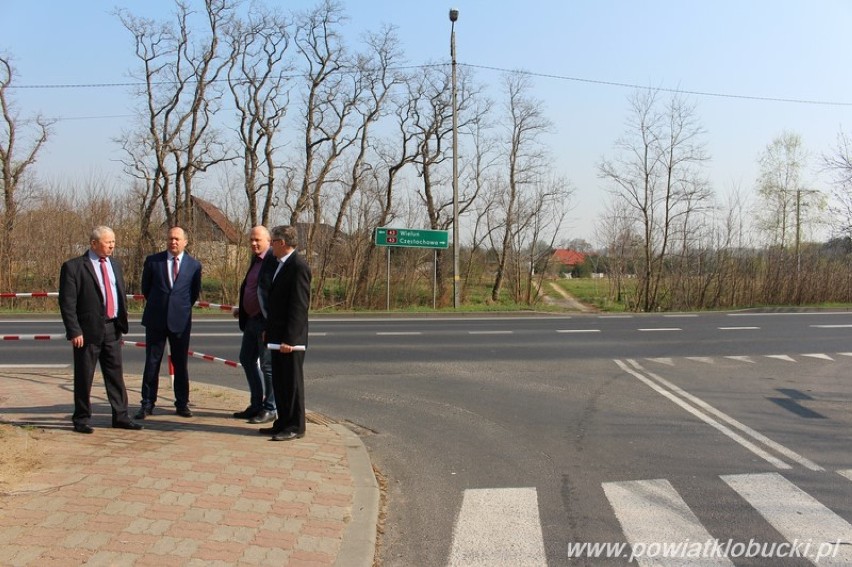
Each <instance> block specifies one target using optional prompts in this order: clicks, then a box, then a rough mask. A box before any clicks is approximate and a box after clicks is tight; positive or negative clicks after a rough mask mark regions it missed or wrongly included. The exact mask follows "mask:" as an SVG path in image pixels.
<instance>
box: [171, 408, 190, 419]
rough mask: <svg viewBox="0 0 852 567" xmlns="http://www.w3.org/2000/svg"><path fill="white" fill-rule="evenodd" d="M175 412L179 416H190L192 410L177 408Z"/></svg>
mask: <svg viewBox="0 0 852 567" xmlns="http://www.w3.org/2000/svg"><path fill="white" fill-rule="evenodd" d="M175 413H176V414H178V415H179V416H181V417H192V411H191V410H190V409H189V408H177V409H176V410H175Z"/></svg>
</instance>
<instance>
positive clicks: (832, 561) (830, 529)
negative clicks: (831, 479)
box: [722, 473, 852, 566]
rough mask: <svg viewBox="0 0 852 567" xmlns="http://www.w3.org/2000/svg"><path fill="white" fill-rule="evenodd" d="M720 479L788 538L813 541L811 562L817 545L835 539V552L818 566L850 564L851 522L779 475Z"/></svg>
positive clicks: (730, 476)
mask: <svg viewBox="0 0 852 567" xmlns="http://www.w3.org/2000/svg"><path fill="white" fill-rule="evenodd" d="M722 480H724V481H725V482H726V483H728V486H730V487H731V488H733V489H734V490H736V491H737V492H738V493H739V494H740V496H742V497H743V498H745V499H746V500H747V501H748V503H749V504H751V505H752V506H753V507H754V508H755V509H756V510H757V511H758V512H760V514H761V515H762V516H763V517H764V518H766V520H767V521H768V522H769V523H770V524H772V527H774V528H775V529H776V530H778V531H779V532H780V533H781V535H783V536H784V538H785V539H786V540H787V541H790V542H792V541H802V542H806V541H807V542H812V543H813V547H812V551H813V554H812V555H808V558H809V559H811V560H812V561H813V560H814V555H815V554H816V552H817V548H819V547H821V545H820V544H822V543H828V544H831V543H834V542H837V543H838V545H837V547H836V548H834V549H833V550H832V551H834V553H832V554H830V555H828V556H824V557H821V558H820V561H819V565H847V566H848V565H852V546H850V545H849V543H850V542H852V525H850V524H849V522H847V521H846V520H844V519H843V518H841V517H840V516H838V515H837V514H835V513H834V512H832V511H831V510H829V509H828V508H826V507H825V506H824V505H823V504H822V503H820V502H819V501H818V500H816V499H815V498H813V497H812V496H810V495H809V494H808V493H807V492H805V491H803V490H802V489H801V488H799V487H798V486H796V485H795V484H793V483H791V482H790V481H789V480H787V479H786V478H784V477H783V476H781V475H780V474H778V473H764V474H741V475H724V476H722ZM840 542H843V544H842V545H840Z"/></svg>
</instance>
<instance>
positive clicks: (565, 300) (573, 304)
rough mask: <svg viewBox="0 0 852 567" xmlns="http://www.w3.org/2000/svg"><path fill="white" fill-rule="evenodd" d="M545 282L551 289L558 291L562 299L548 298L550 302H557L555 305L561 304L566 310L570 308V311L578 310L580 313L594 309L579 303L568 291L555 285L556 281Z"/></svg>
mask: <svg viewBox="0 0 852 567" xmlns="http://www.w3.org/2000/svg"><path fill="white" fill-rule="evenodd" d="M547 283H548V285H549V286H550V288H551V289H552V290H553V291H555V292H556V293H558V294H559V295H560V296H561V298H562V299H552V298H551V299H549V301H550V302H552V303H554V304H557V305H561V306H563V307H565V309H568V310H571V311H580V312H582V313H590V312H592V311H594V309H593V308H591V307H589V306H588V305H586V304H585V303H581V302H580V301H577V299H576V298H575V297H574V296H573V295H571V294H570V293H568V292H567V291H565V290H564V289H562V287H561V286H559V285H557V284H556V282H547Z"/></svg>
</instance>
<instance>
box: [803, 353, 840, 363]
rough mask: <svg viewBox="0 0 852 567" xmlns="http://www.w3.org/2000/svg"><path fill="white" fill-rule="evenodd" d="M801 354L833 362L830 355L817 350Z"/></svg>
mask: <svg viewBox="0 0 852 567" xmlns="http://www.w3.org/2000/svg"><path fill="white" fill-rule="evenodd" d="M802 356H807V357H810V358H818V359H820V360H830V361H831V362H834V359H833V358H831V357H830V356H828V355H827V354H822V353H818V352H815V353H812V354H803V355H802Z"/></svg>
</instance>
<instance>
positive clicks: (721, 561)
mask: <svg viewBox="0 0 852 567" xmlns="http://www.w3.org/2000/svg"><path fill="white" fill-rule="evenodd" d="M603 489H604V493H605V494H606V497H607V499H608V500H609V503H610V505H611V506H612V509H613V510H614V511H615V516H616V517H617V518H618V522H619V523H620V524H621V529H622V530H623V531H624V535H625V537H626V538H627V541H629V542H630V543H631V544H633V545H637V544H643V545H646V544H648V543H649V542H659V543H662V542H683V541H690V542H692V541H694V542H704V541H710V540H712V539H713V536H712V535H710V533H709V532H708V531H707V530H706V529H705V528H704V526H702V525H701V522H700V521H699V520H698V517H697V516H696V515H695V514H694V513H693V512H692V510H690V509H689V506H688V505H687V504H686V502H684V500H683V498H681V497H680V495H679V494H678V493H677V491H676V490H675V489H674V487H673V486H672V485H671V483H670V482H669V481H667V480H665V479H658V480H634V481H629V482H605V483H603ZM637 562H638V563H639V565H640V566H646V565H648V566H650V565H656V566H675V565H678V566H681V565H683V566H685V565H694V564H695V563H694V562H695V559H694V558H687V557H665V558H663V557H651V556H647V557H646V556H642V557H637ZM700 564H701V565H706V566H707V567H711V566H716V565H719V566H722V565H724V566H733V563H731V561H730V560H729V559H727V558H725V557H702V558H701V560H700Z"/></svg>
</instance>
